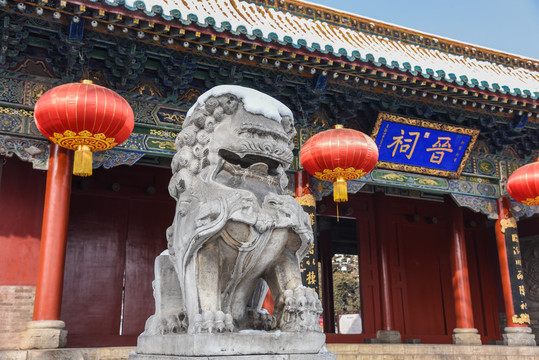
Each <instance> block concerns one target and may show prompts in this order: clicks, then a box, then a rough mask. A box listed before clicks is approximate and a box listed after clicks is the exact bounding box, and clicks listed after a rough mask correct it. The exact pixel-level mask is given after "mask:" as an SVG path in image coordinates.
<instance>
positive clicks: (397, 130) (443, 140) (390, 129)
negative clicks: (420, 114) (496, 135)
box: [372, 113, 479, 178]
mask: <svg viewBox="0 0 539 360" xmlns="http://www.w3.org/2000/svg"><path fill="white" fill-rule="evenodd" d="M478 135H479V130H475V129H470V128H465V127H461V126H455V125H450V124H443V123H438V122H432V121H426V120H421V119H416V118H410V117H404V116H400V115H393V114H388V113H380V114H379V115H378V118H377V120H376V124H375V125H374V130H373V133H372V138H373V139H374V141H375V143H376V145H377V146H378V152H379V156H378V163H377V165H376V166H377V167H378V168H385V169H393V170H400V171H405V172H413V173H418V174H429V175H434V176H443V177H449V178H458V177H459V176H460V173H461V172H462V169H463V168H464V165H465V164H466V160H467V159H468V156H469V155H470V152H471V151H472V148H473V146H474V144H475V141H476V139H477V136H478Z"/></svg>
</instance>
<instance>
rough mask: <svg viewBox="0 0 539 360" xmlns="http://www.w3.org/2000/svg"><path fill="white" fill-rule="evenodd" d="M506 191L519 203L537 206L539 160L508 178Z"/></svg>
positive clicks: (519, 169)
mask: <svg viewBox="0 0 539 360" xmlns="http://www.w3.org/2000/svg"><path fill="white" fill-rule="evenodd" d="M507 191H508V192H509V195H511V197H512V198H513V199H514V200H515V201H518V202H519V203H522V204H524V205H534V206H539V158H538V159H536V160H535V162H534V163H531V164H528V165H524V166H522V167H520V168H518V169H517V170H515V172H514V173H512V174H511V176H509V180H507Z"/></svg>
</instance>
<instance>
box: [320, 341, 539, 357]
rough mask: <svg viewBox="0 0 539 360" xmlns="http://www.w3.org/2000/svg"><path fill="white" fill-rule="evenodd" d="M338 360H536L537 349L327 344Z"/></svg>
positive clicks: (435, 345) (477, 346) (439, 345)
mask: <svg viewBox="0 0 539 360" xmlns="http://www.w3.org/2000/svg"><path fill="white" fill-rule="evenodd" d="M327 348H328V350H329V351H331V352H332V353H334V354H336V355H337V359H338V360H464V359H482V360H537V359H539V347H537V346H505V345H449V344H327Z"/></svg>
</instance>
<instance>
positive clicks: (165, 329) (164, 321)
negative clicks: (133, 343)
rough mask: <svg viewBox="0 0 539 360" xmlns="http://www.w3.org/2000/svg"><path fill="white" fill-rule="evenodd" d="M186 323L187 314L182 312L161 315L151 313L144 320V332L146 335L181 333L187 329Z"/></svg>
mask: <svg viewBox="0 0 539 360" xmlns="http://www.w3.org/2000/svg"><path fill="white" fill-rule="evenodd" d="M187 325H188V324H187V316H186V315H185V313H183V312H181V313H179V314H178V315H168V316H163V317H158V316H156V315H152V316H150V317H149V318H148V320H147V321H146V326H145V329H144V332H145V333H146V334H147V335H166V334H181V333H185V332H186V331H187V327H188V326H187Z"/></svg>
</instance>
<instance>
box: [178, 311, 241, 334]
mask: <svg viewBox="0 0 539 360" xmlns="http://www.w3.org/2000/svg"><path fill="white" fill-rule="evenodd" d="M232 331H234V323H233V320H232V315H230V314H225V313H224V312H222V311H215V312H213V311H210V310H205V311H204V312H202V314H196V315H195V318H194V321H193V322H192V325H191V326H190V327H189V333H193V334H200V333H222V332H232Z"/></svg>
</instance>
